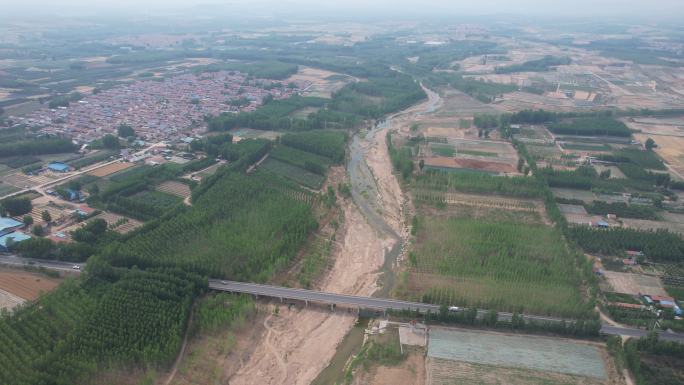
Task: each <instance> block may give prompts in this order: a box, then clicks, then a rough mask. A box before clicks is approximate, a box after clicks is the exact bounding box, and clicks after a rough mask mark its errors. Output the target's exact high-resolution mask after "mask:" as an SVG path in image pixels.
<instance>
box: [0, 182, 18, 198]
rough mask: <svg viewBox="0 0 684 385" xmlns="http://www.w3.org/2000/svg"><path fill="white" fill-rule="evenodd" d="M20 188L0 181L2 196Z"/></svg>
mask: <svg viewBox="0 0 684 385" xmlns="http://www.w3.org/2000/svg"><path fill="white" fill-rule="evenodd" d="M19 190H20V189H19V188H17V187H16V186H12V185H8V184H7V183H4V182H0V196H4V195H7V194H11V193H13V192H15V191H19Z"/></svg>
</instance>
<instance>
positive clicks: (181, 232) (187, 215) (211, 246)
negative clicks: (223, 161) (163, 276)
mask: <svg viewBox="0 0 684 385" xmlns="http://www.w3.org/2000/svg"><path fill="white" fill-rule="evenodd" d="M217 173H218V174H219V176H218V177H217V178H216V179H215V180H214V181H213V183H212V184H211V185H210V186H209V187H208V188H207V189H206V190H205V191H204V192H203V193H202V194H200V195H196V196H195V199H193V206H192V207H190V208H188V209H185V210H183V211H181V212H180V213H179V214H177V215H175V216H174V217H173V218H172V219H169V220H162V221H156V222H151V223H150V224H148V225H146V226H145V227H144V228H143V229H142V231H140V233H138V234H135V235H134V236H132V237H131V238H130V239H127V240H126V242H125V244H124V243H120V244H119V243H117V242H115V243H113V244H111V245H110V246H109V247H108V249H107V250H106V256H107V258H108V259H109V260H111V261H112V262H113V263H114V264H116V265H119V266H131V265H137V266H139V267H141V268H143V267H149V266H160V265H161V266H174V267H182V268H184V269H190V270H192V271H198V272H201V273H204V274H209V275H212V276H217V277H227V278H233V279H237V280H264V279H266V278H267V277H268V276H269V275H270V274H271V272H272V271H273V270H274V269H275V268H276V267H278V266H282V265H283V264H284V263H286V262H287V261H289V260H290V258H292V256H294V254H295V253H296V251H297V250H298V248H299V246H300V245H301V243H302V242H303V241H304V240H305V239H306V237H307V235H308V233H309V231H310V230H312V229H313V228H315V227H316V222H315V220H314V219H313V216H312V214H311V208H310V207H309V205H308V204H307V203H305V202H300V201H298V200H297V199H295V197H294V196H292V195H290V194H285V193H284V192H285V191H288V190H291V189H292V187H291V186H288V185H280V182H279V181H278V180H274V179H273V178H272V177H269V175H266V174H261V173H258V172H257V173H254V174H252V175H249V176H245V175H242V174H239V173H237V172H232V171H230V169H225V170H219V171H218V172H217Z"/></svg>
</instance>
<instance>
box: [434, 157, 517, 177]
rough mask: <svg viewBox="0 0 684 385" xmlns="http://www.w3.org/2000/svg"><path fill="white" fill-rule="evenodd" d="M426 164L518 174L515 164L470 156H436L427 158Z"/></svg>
mask: <svg viewBox="0 0 684 385" xmlns="http://www.w3.org/2000/svg"><path fill="white" fill-rule="evenodd" d="M425 166H427V167H432V168H437V169H444V168H453V169H466V170H476V171H482V172H487V173H494V174H501V173H503V174H516V173H517V170H516V169H515V165H512V164H508V163H501V162H492V161H486V160H480V159H468V158H460V157H459V158H447V157H443V156H435V157H431V158H428V159H426V160H425Z"/></svg>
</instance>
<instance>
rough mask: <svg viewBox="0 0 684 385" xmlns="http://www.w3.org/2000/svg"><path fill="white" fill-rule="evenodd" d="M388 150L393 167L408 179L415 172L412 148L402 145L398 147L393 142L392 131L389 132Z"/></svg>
mask: <svg viewBox="0 0 684 385" xmlns="http://www.w3.org/2000/svg"><path fill="white" fill-rule="evenodd" d="M387 151H388V153H389V156H390V161H391V162H392V167H394V169H395V170H396V171H399V172H400V173H401V177H402V178H404V180H407V179H408V178H410V177H411V174H412V173H413V168H414V165H413V154H412V152H411V148H409V147H401V148H396V147H394V145H393V144H392V133H391V132H389V131H388V132H387Z"/></svg>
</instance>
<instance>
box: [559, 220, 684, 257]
mask: <svg viewBox="0 0 684 385" xmlns="http://www.w3.org/2000/svg"><path fill="white" fill-rule="evenodd" d="M568 236H569V237H570V238H572V239H573V240H574V241H575V242H577V244H578V245H580V246H581V247H582V248H583V249H584V250H586V251H587V252H589V253H602V254H609V255H611V254H612V255H615V254H620V253H623V252H624V251H625V250H637V251H643V253H644V254H645V255H646V257H648V258H650V259H652V260H655V261H682V260H684V240H682V237H681V236H680V235H679V234H676V233H671V232H669V231H667V230H657V231H644V230H634V229H627V228H611V229H595V228H591V227H588V226H579V225H578V226H571V227H570V228H569V229H568Z"/></svg>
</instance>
